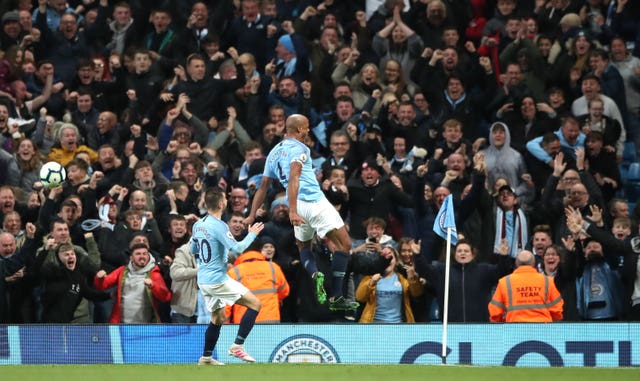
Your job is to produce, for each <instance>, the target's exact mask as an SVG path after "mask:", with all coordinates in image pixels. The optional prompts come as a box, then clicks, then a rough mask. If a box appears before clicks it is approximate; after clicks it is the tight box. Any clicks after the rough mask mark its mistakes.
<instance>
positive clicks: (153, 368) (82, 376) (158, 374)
mask: <svg viewBox="0 0 640 381" xmlns="http://www.w3.org/2000/svg"><path fill="white" fill-rule="evenodd" d="M0 375H1V378H2V380H7V381H9V380H19V381H30V380H34V381H35V380H37V381H102V380H104V381H117V380H127V381H128V380H133V381H161V380H178V381H199V380H239V381H251V380H259V381H288V380H300V381H342V380H344V381H359V380H363V381H364V380H366V381H369V380H371V381H376V380H401V381H409V380H420V381H424V380H438V381H448V380H452V381H453V380H455V381H458V380H465V381H466V380H469V381H484V380H486V381H496V380H508V381H529V380H530V381H552V380H559V381H574V380H575V381H588V380H598V381H609V380H615V381H626V380H629V381H638V380H640V368H624V369H620V368H511V367H473V366H433V365H346V364H339V365H338V364H334V365H330V364H326V365H312V364H234V365H227V366H223V367H220V366H206V367H202V366H200V367H199V366H197V365H195V364H194V365H20V366H0Z"/></svg>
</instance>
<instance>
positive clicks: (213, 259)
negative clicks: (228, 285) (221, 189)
mask: <svg viewBox="0 0 640 381" xmlns="http://www.w3.org/2000/svg"><path fill="white" fill-rule="evenodd" d="M255 238H256V235H255V234H254V233H251V232H250V233H249V234H247V236H246V237H245V238H244V239H243V240H242V241H240V242H238V241H236V240H235V238H234V237H233V234H231V232H230V231H229V226H228V225H227V224H226V223H224V222H223V221H221V220H219V219H218V218H216V217H214V216H212V215H210V214H207V215H206V216H205V217H203V218H202V219H200V220H199V221H197V222H196V223H195V224H193V235H192V236H191V243H190V250H189V252H190V253H191V255H194V256H195V257H196V262H197V263H198V284H218V283H222V282H224V281H225V280H227V279H228V278H229V276H228V275H227V261H228V253H229V250H231V251H232V252H234V253H237V254H240V253H242V252H243V251H244V250H245V249H246V248H247V247H249V245H250V244H251V242H253V240H254V239H255Z"/></svg>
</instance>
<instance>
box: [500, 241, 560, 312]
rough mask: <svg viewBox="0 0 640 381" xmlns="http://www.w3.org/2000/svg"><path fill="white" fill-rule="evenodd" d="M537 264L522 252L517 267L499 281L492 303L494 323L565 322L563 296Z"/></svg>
mask: <svg viewBox="0 0 640 381" xmlns="http://www.w3.org/2000/svg"><path fill="white" fill-rule="evenodd" d="M535 263H536V262H535V257H534V256H533V253H531V252H530V251H527V250H524V251H521V252H520V253H518V256H517V257H516V266H517V268H516V269H515V271H514V272H513V273H512V274H511V275H507V276H505V277H502V278H501V279H500V280H499V281H498V287H497V288H496V292H495V293H494V294H493V299H491V302H489V319H490V320H491V321H492V322H507V323H533V322H540V323H551V322H552V321H554V320H562V306H563V305H564V301H563V300H562V296H561V295H560V292H559V291H558V289H557V288H556V285H555V282H554V281H553V278H550V277H548V276H545V275H543V274H540V273H538V271H537V270H536V269H535V267H534V266H535Z"/></svg>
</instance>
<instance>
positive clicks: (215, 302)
mask: <svg viewBox="0 0 640 381" xmlns="http://www.w3.org/2000/svg"><path fill="white" fill-rule="evenodd" d="M198 287H200V291H202V296H203V297H204V301H205V303H206V305H207V311H209V312H214V311H217V310H219V309H220V308H224V307H225V306H227V305H229V306H232V305H234V304H235V303H236V301H238V299H240V298H242V296H243V295H244V294H246V293H247V292H249V289H248V288H246V287H245V286H244V285H243V284H242V283H240V282H238V281H237V280H235V279H231V278H229V279H227V280H226V281H224V282H223V283H217V284H199V285H198Z"/></svg>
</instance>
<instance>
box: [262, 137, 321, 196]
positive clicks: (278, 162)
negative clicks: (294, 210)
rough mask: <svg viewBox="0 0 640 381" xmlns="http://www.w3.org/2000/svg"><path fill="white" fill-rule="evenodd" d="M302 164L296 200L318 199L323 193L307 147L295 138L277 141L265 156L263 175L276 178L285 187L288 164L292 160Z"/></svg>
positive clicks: (287, 184) (288, 171)
mask: <svg viewBox="0 0 640 381" xmlns="http://www.w3.org/2000/svg"><path fill="white" fill-rule="evenodd" d="M296 161H297V162H298V163H300V164H302V172H301V173H300V186H299V189H298V200H302V201H306V202H317V201H320V200H321V199H322V198H323V197H324V194H323V193H322V190H321V189H320V184H318V179H316V175H315V173H314V172H313V167H312V165H311V151H310V150H309V147H307V146H306V145H304V144H303V143H301V142H299V141H298V140H296V139H292V138H288V139H284V140H283V141H281V142H280V143H278V144H277V145H276V146H275V147H273V149H271V152H269V156H267V161H266V163H265V165H264V173H263V176H266V177H269V178H272V179H276V180H278V181H279V182H280V184H282V186H283V187H284V188H285V189H287V187H288V186H289V174H290V169H291V167H290V165H291V163H293V162H296Z"/></svg>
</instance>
